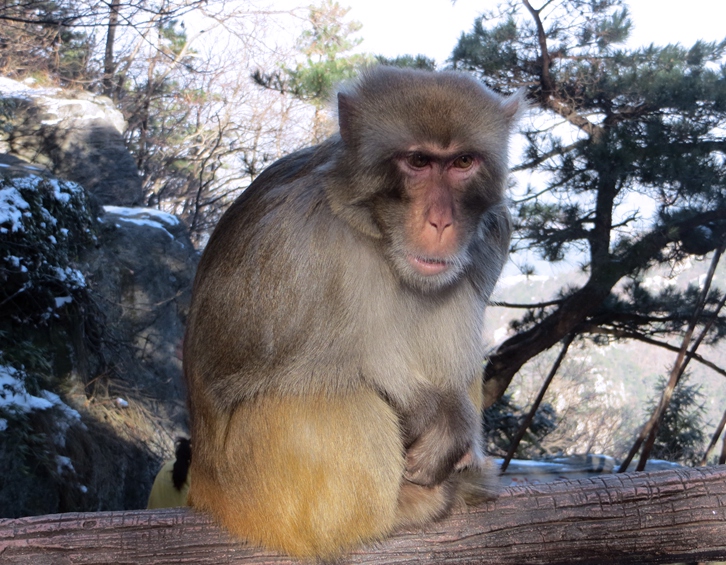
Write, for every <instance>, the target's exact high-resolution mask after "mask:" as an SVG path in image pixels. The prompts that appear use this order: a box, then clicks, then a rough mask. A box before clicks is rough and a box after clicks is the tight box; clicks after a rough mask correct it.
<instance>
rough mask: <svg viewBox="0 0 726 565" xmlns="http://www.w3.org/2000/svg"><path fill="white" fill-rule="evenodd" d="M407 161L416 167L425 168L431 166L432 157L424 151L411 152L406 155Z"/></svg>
mask: <svg viewBox="0 0 726 565" xmlns="http://www.w3.org/2000/svg"><path fill="white" fill-rule="evenodd" d="M406 163H408V165H409V166H410V167H413V168H414V169H423V168H424V167H428V166H429V163H431V159H430V158H429V157H427V156H426V155H424V154H423V153H411V154H410V155H408V156H406Z"/></svg>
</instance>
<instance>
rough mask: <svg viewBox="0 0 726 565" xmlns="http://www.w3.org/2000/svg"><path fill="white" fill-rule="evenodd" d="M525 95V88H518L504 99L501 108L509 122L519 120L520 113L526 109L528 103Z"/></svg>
mask: <svg viewBox="0 0 726 565" xmlns="http://www.w3.org/2000/svg"><path fill="white" fill-rule="evenodd" d="M525 96H526V92H525V90H524V89H523V88H520V89H519V90H518V91H517V92H515V93H514V94H512V95H511V96H509V97H508V98H506V99H505V100H504V103H503V104H502V110H504V115H505V116H506V117H507V119H508V120H510V122H512V123H514V122H516V121H517V120H519V118H520V117H521V115H522V114H523V113H524V112H525V111H526V110H527V107H528V104H527V100H526V99H525Z"/></svg>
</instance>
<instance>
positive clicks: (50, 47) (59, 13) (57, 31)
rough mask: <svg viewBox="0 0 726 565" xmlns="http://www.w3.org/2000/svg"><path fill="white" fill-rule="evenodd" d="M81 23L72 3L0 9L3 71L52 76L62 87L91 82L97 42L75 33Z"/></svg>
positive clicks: (44, 1)
mask: <svg viewBox="0 0 726 565" xmlns="http://www.w3.org/2000/svg"><path fill="white" fill-rule="evenodd" d="M79 19H80V15H79V12H78V10H77V6H76V5H75V3H74V2H71V1H69V0H56V1H49V0H28V1H23V2H3V3H2V5H0V22H1V23H2V25H0V44H2V45H3V49H1V50H0V69H1V70H2V72H3V74H8V75H10V76H33V75H38V74H40V75H43V74H44V75H52V76H53V77H54V78H55V79H56V80H57V81H58V82H59V83H60V84H64V85H66V84H71V83H73V82H75V81H83V80H85V79H86V78H88V72H89V70H90V67H89V65H90V59H91V53H92V49H93V43H94V38H93V37H92V36H90V35H89V34H88V33H86V31H85V30H84V29H74V27H73V24H75V23H78V20H79Z"/></svg>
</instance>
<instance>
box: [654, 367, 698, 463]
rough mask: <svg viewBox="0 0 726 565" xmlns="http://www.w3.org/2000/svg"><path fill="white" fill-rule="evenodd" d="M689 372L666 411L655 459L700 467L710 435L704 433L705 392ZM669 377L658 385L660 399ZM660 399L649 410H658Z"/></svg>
mask: <svg viewBox="0 0 726 565" xmlns="http://www.w3.org/2000/svg"><path fill="white" fill-rule="evenodd" d="M687 381H688V375H684V376H683V377H682V378H681V380H680V382H679V383H678V385H677V386H676V388H675V390H674V391H673V396H672V397H671V401H670V404H669V405H668V408H667V409H666V411H665V412H664V414H663V418H662V419H661V421H660V425H659V427H658V434H657V435H656V439H655V443H654V444H653V450H652V451H651V454H650V455H651V458H655V459H666V460H668V461H675V462H678V463H683V464H684V465H690V466H696V465H698V464H699V462H700V459H701V455H702V454H703V449H704V444H705V440H706V434H705V433H704V432H703V428H704V422H703V415H704V414H705V408H704V406H703V403H702V399H703V393H702V392H701V387H700V386H699V385H691V384H688V382H687ZM666 384H667V379H665V378H661V379H660V380H659V381H658V384H657V385H656V389H655V392H656V396H655V397H656V398H660V396H661V395H662V394H663V389H664V388H665V386H666ZM656 403H657V401H655V400H654V401H652V402H651V403H650V404H649V406H648V410H649V411H650V412H652V411H653V410H654V409H655V405H656Z"/></svg>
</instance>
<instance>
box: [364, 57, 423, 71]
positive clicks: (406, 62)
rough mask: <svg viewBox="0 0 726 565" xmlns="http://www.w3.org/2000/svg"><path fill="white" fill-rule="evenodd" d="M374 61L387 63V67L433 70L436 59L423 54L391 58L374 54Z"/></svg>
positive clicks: (382, 63)
mask: <svg viewBox="0 0 726 565" xmlns="http://www.w3.org/2000/svg"><path fill="white" fill-rule="evenodd" d="M376 62H378V63H379V64H381V65H387V66H389V67H403V68H409V69H422V70H425V71H435V70H436V61H434V60H433V59H431V58H430V57H426V56H425V55H416V56H413V55H399V56H398V57H394V58H393V59H389V58H388V57H384V56H383V55H376Z"/></svg>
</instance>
